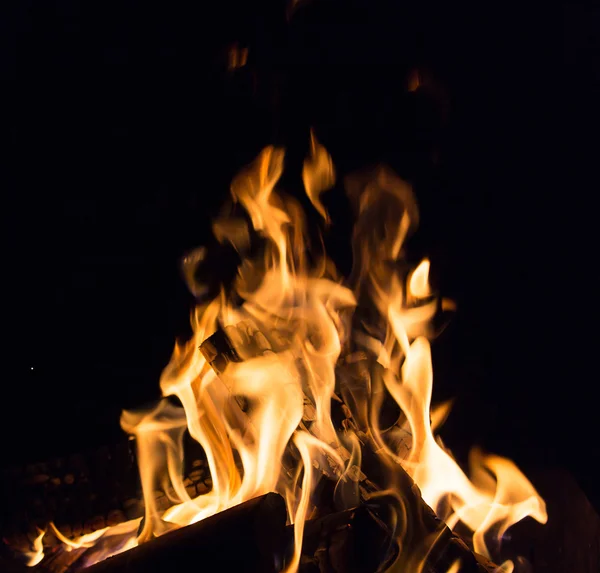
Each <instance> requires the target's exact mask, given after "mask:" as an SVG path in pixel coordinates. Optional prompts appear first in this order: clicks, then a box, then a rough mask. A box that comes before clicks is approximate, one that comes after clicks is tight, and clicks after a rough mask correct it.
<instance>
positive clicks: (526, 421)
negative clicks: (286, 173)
mask: <svg viewBox="0 0 600 573" xmlns="http://www.w3.org/2000/svg"><path fill="white" fill-rule="evenodd" d="M204 4H205V3H202V2H196V3H192V2H188V3H185V4H184V3H163V4H162V5H159V4H158V3H154V2H135V1H132V0H121V1H119V2H82V1H80V0H45V1H37V0H21V1H20V2H18V3H14V4H10V3H7V4H6V5H5V6H4V7H3V8H2V10H3V11H4V13H3V17H2V30H1V34H0V36H1V37H2V42H3V44H2V78H1V79H2V84H3V89H2V91H3V93H4V94H6V95H8V98H7V99H6V100H5V103H4V104H3V114H2V117H3V121H2V132H3V134H2V136H3V138H4V139H5V142H6V148H5V151H4V153H3V163H4V169H3V174H4V175H5V178H4V179H5V182H4V185H3V187H4V189H3V193H2V197H3V199H2V230H3V247H4V248H3V253H4V254H3V257H2V291H3V294H2V303H3V309H2V328H3V330H4V332H3V337H2V338H3V361H2V365H3V368H2V403H3V407H2V427H1V430H2V436H3V438H2V441H3V452H4V453H3V462H4V463H7V464H11V463H20V462H22V461H36V460H39V459H45V458H47V457H49V456H51V455H55V454H63V453H69V452H74V451H79V450H81V449H84V448H86V447H88V446H89V447H93V446H95V445H97V444H102V443H112V442H113V441H115V440H117V439H118V436H119V435H120V432H121V430H120V428H119V424H118V420H119V412H120V409H121V408H123V407H133V406H136V405H141V404H142V403H144V402H146V401H148V400H151V399H153V398H155V397H157V396H158V378H159V375H160V371H161V369H162V367H163V366H164V365H165V364H166V363H167V361H168V359H169V356H170V352H171V350H172V346H173V343H174V340H175V338H176V337H181V336H183V337H185V336H186V335H187V328H188V326H187V324H188V315H189V310H190V308H191V305H192V303H193V300H192V298H191V296H190V295H188V294H187V292H186V289H185V287H184V284H183V281H182V279H181V276H180V273H179V266H178V265H179V259H180V257H181V256H182V254H183V253H184V252H186V250H188V249H190V248H192V247H193V246H196V245H198V244H203V243H206V242H207V241H208V240H209V231H210V220H211V216H212V215H213V214H214V213H215V211H216V210H217V208H218V206H219V204H220V203H221V202H222V201H223V200H224V199H225V198H226V197H227V193H228V183H229V181H230V179H231V177H232V176H233V174H234V173H235V172H236V171H237V169H239V167H241V166H242V165H243V164H244V163H245V162H247V161H248V160H250V159H251V158H252V157H253V156H254V155H256V153H257V152H258V151H259V150H260V148H261V147H262V146H263V145H265V144H267V143H271V142H276V143H280V144H286V145H288V146H290V148H291V158H292V159H291V160H290V170H291V171H292V178H293V175H294V169H295V164H294V161H293V158H294V157H301V155H302V152H303V150H304V147H305V145H306V141H307V137H308V135H307V134H308V126H309V125H314V126H315V128H316V130H317V133H318V135H319V137H320V138H321V139H322V140H323V141H324V142H325V143H326V145H327V146H328V148H329V149H330V151H331V153H332V155H333V157H334V160H335V161H336V163H337V164H338V166H339V170H340V172H341V173H344V172H347V171H348V170H351V169H353V168H356V167H360V166H361V165H362V164H365V163H368V162H370V161H373V160H381V159H384V160H386V161H388V162H390V163H391V164H392V165H394V167H395V168H396V169H397V170H398V172H399V173H400V174H401V175H403V176H404V177H406V178H408V179H409V180H411V181H412V182H413V183H414V184H415V190H416V194H417V199H418V201H419V203H420V207H421V217H422V225H421V228H420V231H419V233H418V234H417V235H416V236H415V237H414V239H413V240H412V242H411V247H412V252H413V253H414V254H415V257H416V256H418V255H421V254H428V255H430V256H431V258H432V261H433V264H434V267H435V268H436V270H437V274H436V276H438V277H439V279H438V280H439V285H440V287H441V289H442V291H443V292H444V294H447V295H449V296H451V297H454V298H455V299H456V300H457V302H458V304H459V312H458V314H457V316H456V318H455V320H454V322H453V324H452V325H451V327H450V328H449V329H447V331H446V332H445V333H444V335H443V336H442V337H441V338H440V339H439V340H438V341H437V342H436V344H435V346H434V359H435V367H436V382H437V385H436V390H435V398H437V399H442V398H446V397H450V396H455V397H456V398H457V400H456V403H455V407H454V411H453V413H452V414H451V417H450V420H449V421H448V422H447V425H446V428H445V431H444V433H443V435H444V437H445V438H446V441H447V442H448V444H449V445H450V447H451V448H453V449H454V450H456V452H457V454H458V455H459V457H462V456H463V455H464V452H465V451H466V448H467V447H468V445H470V444H473V443H477V444H480V445H483V446H484V447H485V448H486V449H491V450H493V451H496V452H498V453H501V454H505V455H509V456H511V457H514V458H515V459H516V461H517V462H518V463H519V464H521V465H522V466H524V467H525V468H527V467H532V466H540V465H541V466H550V465H560V466H563V467H566V468H568V469H569V470H570V471H572V472H573V473H574V474H575V475H576V477H577V478H578V480H579V482H580V484H581V485H582V486H583V487H584V489H585V490H586V492H587V493H588V495H589V496H590V498H591V499H592V500H593V501H595V502H597V501H598V488H597V485H596V483H597V482H598V479H597V475H598V474H597V473H596V472H597V470H596V467H595V466H596V465H597V462H598V461H599V452H600V446H598V439H597V436H596V431H595V428H596V422H595V410H596V405H595V403H596V398H595V394H596V390H595V386H596V380H597V373H596V369H595V368H594V367H593V362H594V358H595V354H596V353H597V350H596V349H595V348H594V342H595V338H594V337H595V327H596V319H595V314H596V311H595V307H596V304H597V303H596V286H595V278H594V272H593V269H594V268H595V266H596V260H595V256H594V247H595V241H594V235H595V232H594V231H595V224H594V223H595V219H596V217H597V216H596V213H595V194H596V190H597V187H598V184H597V178H596V174H595V173H594V163H595V162H596V161H597V152H598V141H597V127H598V117H597V112H596V109H595V103H594V102H596V101H597V100H599V99H600V98H598V95H599V93H598V92H599V90H598V86H599V80H600V76H599V73H600V70H599V66H598V58H597V53H598V50H597V49H598V36H597V30H598V29H599V26H600V19H599V14H598V10H597V9H596V10H595V11H593V10H592V9H590V8H586V7H583V6H575V5H564V6H562V7H561V8H560V9H557V10H555V11H552V12H551V11H550V9H549V8H545V9H541V8H540V9H538V10H534V9H533V8H522V7H521V8H519V9H518V10H517V9H512V8H507V7H503V6H500V5H499V6H497V7H492V6H489V5H483V4H482V5H480V6H479V8H477V9H476V8H474V7H473V6H468V7H460V6H456V5H454V3H447V4H452V6H449V5H446V6H445V7H440V6H437V5H434V4H423V3H418V6H413V5H409V4H405V3H402V2H399V1H396V2H358V1H347V2H341V1H340V2H337V1H327V0H321V1H315V2H313V3H309V4H307V5H305V6H303V7H301V8H300V9H299V10H298V11H297V12H296V14H295V15H294V16H293V18H292V20H291V22H290V23H288V22H287V21H286V18H285V5H284V4H283V3H279V2H273V1H271V2H262V3H255V2H246V3H239V4H235V3H230V2H223V3H220V4H219V3H216V4H218V6H214V7H211V8H207V7H205V6H204ZM235 41H238V42H240V43H241V45H246V46H248V47H249V61H248V65H247V66H246V67H245V68H243V69H241V70H239V71H237V72H235V73H230V72H227V69H226V68H227V66H226V61H227V58H226V53H227V46H229V45H230V44H231V43H232V42H235ZM414 66H420V67H421V68H422V69H426V70H428V72H429V74H430V77H432V78H434V84H435V86H437V87H436V88H435V89H430V91H429V92H428V93H427V94H425V95H423V94H421V95H419V96H418V97H417V96H415V95H414V94H413V96H407V95H406V93H405V86H406V76H407V73H408V71H409V70H410V69H411V68H412V67H414ZM434 150H435V153H434ZM434 158H435V160H434ZM296 175H297V173H296ZM332 197H334V199H330V203H331V204H332V205H333V210H334V211H335V193H334V194H333V195H332ZM346 232H347V228H346V226H345V225H344V224H343V222H342V223H338V225H337V226H336V225H335V224H334V226H333V228H332V233H331V235H332V238H331V239H330V242H331V244H332V245H333V247H332V249H333V253H332V254H333V255H334V256H336V255H337V256H339V257H341V258H342V259H343V257H344V253H343V252H342V251H344V250H345V247H347V246H348V244H347V241H346V238H345V237H346V235H345V233H346ZM217 271H218V270H217ZM217 271H216V272H217ZM32 368H33V369H32Z"/></svg>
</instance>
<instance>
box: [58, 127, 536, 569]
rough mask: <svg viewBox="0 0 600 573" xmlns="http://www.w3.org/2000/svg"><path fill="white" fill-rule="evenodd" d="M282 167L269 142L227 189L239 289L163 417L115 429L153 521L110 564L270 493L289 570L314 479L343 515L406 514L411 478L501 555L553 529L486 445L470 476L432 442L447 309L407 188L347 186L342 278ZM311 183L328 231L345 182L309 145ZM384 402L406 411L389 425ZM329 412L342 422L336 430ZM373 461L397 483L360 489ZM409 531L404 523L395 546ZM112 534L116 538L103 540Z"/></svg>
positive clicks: (509, 466)
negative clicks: (214, 343) (392, 510)
mask: <svg viewBox="0 0 600 573" xmlns="http://www.w3.org/2000/svg"><path fill="white" fill-rule="evenodd" d="M284 158H285V153H284V150H283V149H279V148H275V147H267V148H265V149H264V150H263V151H262V152H261V153H260V155H259V156H258V158H257V159H256V161H255V162H254V163H253V164H252V165H250V166H249V167H248V168H246V169H245V170H243V171H242V172H241V173H240V174H239V175H238V176H237V177H236V178H235V179H234V180H233V182H232V185H231V195H232V198H233V201H234V202H235V203H238V204H239V205H241V206H242V207H243V209H244V210H245V211H246V213H247V215H248V219H247V221H249V223H248V222H246V221H242V222H240V220H236V221H227V220H226V221H220V222H218V224H216V225H215V233H217V234H218V238H219V240H230V241H231V242H232V243H233V244H234V245H239V244H241V243H243V248H242V247H240V253H241V254H243V255H244V258H243V261H242V263H241V264H240V265H239V268H238V273H237V277H236V280H235V281H234V284H233V285H224V286H223V288H222V291H221V293H220V294H219V295H218V296H217V297H216V298H214V299H213V300H211V301H210V302H207V303H203V304H201V305H199V306H198V308H196V310H195V312H194V314H193V316H192V326H193V331H194V334H193V337H192V339H191V340H190V341H189V342H187V343H186V344H183V345H177V346H176V347H175V351H174V353H173V356H172V359H171V361H170V363H169V365H168V366H167V367H166V368H165V370H164V372H163V374H162V378H161V381H160V385H161V389H162V393H163V396H164V397H165V399H164V400H163V401H162V402H160V403H159V404H158V405H156V406H155V407H154V408H153V409H151V410H146V411H142V412H124V413H123V416H122V419H121V424H122V426H123V428H124V429H125V430H126V431H127V432H129V433H131V434H133V435H134V436H135V438H136V441H137V447H138V459H139V465H140V474H141V482H142V486H143V491H144V502H145V508H146V515H145V519H144V522H143V526H142V528H141V530H140V531H139V533H138V534H137V535H134V534H133V531H134V528H133V527H132V528H130V530H131V532H132V533H131V539H130V541H129V542H128V543H126V544H124V545H123V544H122V545H121V546H120V547H119V548H118V549H115V548H112V549H110V550H107V551H106V552H105V553H104V554H103V555H102V556H101V557H105V556H107V554H111V553H115V552H117V551H122V550H123V549H126V548H128V547H130V546H132V545H135V544H136V543H142V542H144V541H147V540H149V539H151V538H152V537H154V536H157V535H161V534H163V533H164V532H166V531H168V530H170V529H172V528H176V527H181V526H185V525H188V524H191V523H195V522H197V521H199V520H202V519H204V518H206V517H209V516H211V515H214V514H215V513H217V512H220V511H223V510H224V509H227V508H229V507H231V506H233V505H236V504H239V503H241V502H243V501H245V500H248V499H251V498H253V497H256V496H258V495H261V494H263V493H266V492H270V491H276V492H279V493H281V494H282V495H283V496H284V498H285V499H286V502H287V506H288V511H289V516H290V521H291V522H292V523H293V524H294V528H295V529H294V541H295V547H294V552H293V556H292V557H291V558H290V559H289V560H288V563H287V565H286V572H287V573H293V572H294V571H296V570H297V568H298V564H299V560H300V552H301V546H302V538H303V526H304V522H305V520H307V519H309V518H310V517H311V515H313V514H314V511H315V509H316V508H315V507H313V505H312V502H311V494H312V492H313V491H314V489H315V487H316V485H317V483H318V482H319V480H322V479H331V480H334V481H335V482H337V486H336V488H335V493H334V497H335V503H336V505H337V507H338V508H339V509H343V508H349V507H352V506H355V505H357V504H358V503H359V502H360V500H361V498H362V499H365V498H368V497H369V496H378V495H390V496H392V497H394V498H396V499H398V500H400V501H401V500H402V498H403V491H402V489H401V487H400V486H399V483H400V482H401V477H402V475H405V472H406V473H408V474H409V475H410V476H411V477H412V479H413V480H414V482H415V483H416V484H417V485H418V487H419V488H420V490H421V492H422V495H423V498H424V499H425V501H426V502H427V503H428V504H429V505H430V506H431V507H432V508H433V509H434V510H438V511H439V512H440V517H442V518H444V519H445V520H446V521H447V523H448V524H449V525H450V526H454V525H456V524H457V523H458V522H459V521H460V522H462V523H463V524H464V525H465V526H466V527H468V528H469V530H471V531H472V532H473V536H472V543H473V547H474V549H475V551H477V552H478V553H481V554H483V555H486V556H488V557H489V556H490V549H489V547H488V545H487V543H486V539H488V537H489V535H490V534H491V532H492V531H493V532H495V535H497V536H499V537H501V536H502V535H503V534H504V533H505V531H506V530H507V529H508V528H509V527H510V526H511V525H512V524H514V523H516V522H517V521H519V520H520V519H523V518H524V517H525V516H528V515H529V516H531V517H533V518H534V519H536V520H538V521H540V522H545V521H546V519H547V515H546V510H545V505H544V502H543V500H542V499H541V498H540V496H539V495H538V494H537V493H536V491H535V489H534V488H533V486H532V485H531V484H530V483H529V482H528V481H527V479H526V478H525V477H524V476H523V474H522V473H521V472H520V471H519V470H518V469H517V467H516V466H515V465H514V464H513V463H512V462H511V461H509V460H507V459H504V458H501V457H499V456H494V455H485V454H483V453H481V452H480V451H478V450H475V451H473V453H472V455H471V459H470V466H471V479H469V478H468V477H467V475H466V474H465V473H464V472H463V471H462V470H461V468H460V467H459V466H458V464H457V463H456V462H455V461H454V460H453V458H452V456H451V455H450V454H449V453H448V452H447V451H446V450H445V449H444V448H443V446H442V445H441V444H440V442H439V441H438V440H436V437H435V436H434V434H433V427H435V426H436V425H439V423H440V422H441V420H442V419H443V418H444V417H445V415H446V414H447V413H448V410H449V406H448V405H443V406H441V407H440V408H439V409H436V410H434V411H433V412H432V411H431V396H432V384H433V372H432V363H431V350H430V342H429V340H430V339H431V338H432V337H433V336H434V335H435V332H434V329H433V327H432V319H433V318H434V317H435V316H436V315H438V313H440V312H445V311H447V310H448V309H452V308H453V305H452V303H451V302H450V301H446V300H440V299H439V298H438V297H437V296H436V294H435V293H434V292H433V290H432V288H431V286H430V284H429V269H430V263H429V261H428V260H424V261H422V262H421V263H420V264H419V265H418V266H417V267H416V268H414V269H410V268H409V267H408V265H407V264H406V262H405V259H404V256H403V254H404V253H403V249H404V245H405V242H406V238H407V237H408V235H409V233H410V232H411V231H412V230H413V229H414V228H415V226H416V224H417V219H418V211H417V207H416V202H415V199H414V196H413V194H412V190H411V188H410V186H409V185H408V184H407V183H406V182H404V181H402V180H401V179H400V178H398V177H397V176H396V174H395V173H394V172H393V171H392V170H391V169H389V168H388V167H385V166H382V167H378V168H376V169H373V170H369V171H365V172H362V173H359V174H356V175H355V176H353V177H352V178H350V179H348V180H346V190H347V193H348V195H349V197H350V199H351V201H352V203H353V205H354V208H355V213H356V225H355V231H354V238H353V247H354V262H355V266H354V268H353V271H352V274H351V276H350V277H349V279H348V280H346V281H344V280H343V279H342V278H341V277H339V276H338V274H337V271H336V269H335V267H334V265H333V263H332V262H331V261H330V260H328V259H327V258H326V257H323V256H317V255H316V254H313V253H311V252H310V249H309V247H310V245H309V241H308V238H307V229H306V223H305V219H304V213H303V211H302V209H301V207H300V205H299V203H298V202H297V201H296V200H295V199H294V198H292V197H290V196H288V195H285V194H283V193H282V192H281V191H280V190H279V189H278V187H277V183H278V181H279V179H280V177H281V175H282V173H283V168H284ZM302 180H303V182H304V186H305V189H306V193H307V195H308V198H309V199H310V201H311V202H312V204H313V206H314V207H315V209H316V210H317V211H318V212H319V213H320V215H321V216H322V218H323V219H324V220H325V221H327V220H328V214H327V212H326V210H325V207H324V205H323V203H322V201H321V199H320V196H321V193H323V192H324V191H325V190H327V189H328V188H330V187H332V186H333V185H334V182H335V171H334V168H333V163H332V160H331V157H330V156H329V154H328V153H327V151H326V150H325V148H324V147H323V146H322V145H321V144H320V143H319V142H318V141H317V140H316V138H315V136H314V134H312V137H311V151H310V156H309V157H308V158H307V160H306V161H305V163H304V168H303V171H302ZM252 241H254V242H255V243H256V244H258V245H262V246H263V248H262V251H261V252H260V253H259V254H258V255H257V254H256V252H257V250H258V249H254V250H252V251H250V250H248V249H246V248H245V247H246V246H247V244H248V243H249V242H252ZM236 248H237V247H236ZM250 253H251V254H250ZM199 258H201V257H200V255H194V254H192V255H190V256H189V257H188V258H187V259H186V262H185V265H186V268H185V276H186V277H187V279H188V282H190V283H191V284H190V286H191V288H192V290H193V291H194V292H196V293H204V292H206V289H203V287H202V285H201V284H197V283H196V282H195V279H194V276H195V265H196V263H197V261H198V260H199ZM217 331H221V332H224V333H225V334H226V336H227V338H228V340H229V341H230V342H231V344H232V345H233V348H234V351H235V354H236V359H235V360H229V361H228V363H227V364H225V365H223V367H220V368H214V367H213V366H214V364H212V362H211V363H209V361H208V360H207V352H204V353H203V352H200V351H199V350H198V348H199V347H200V346H201V345H203V343H205V341H206V340H207V339H208V338H209V337H210V336H211V335H213V334H214V333H215V332H217ZM203 348H206V346H204V347H203ZM209 353H210V352H209ZM211 364H212V365H211ZM388 395H389V396H388ZM169 396H176V397H177V398H178V399H179V401H180V402H181V407H179V406H174V405H172V404H171V403H170V402H169V401H168V400H167V397H169ZM386 396H388V397H387V398H386ZM390 397H391V398H390ZM390 399H392V400H393V401H394V402H395V403H396V405H397V407H399V412H400V411H401V413H402V415H397V416H396V417H395V418H394V419H392V420H389V419H388V420H387V421H386V419H385V416H384V415H383V414H384V410H385V408H386V407H388V405H389V400H390ZM332 404H334V405H341V407H342V411H343V412H344V413H345V416H346V419H345V420H344V421H343V423H342V424H341V426H340V425H339V424H336V423H334V421H333V416H332ZM186 430H187V431H188V432H189V434H190V435H191V437H192V438H193V439H195V440H196V441H197V442H198V443H199V444H200V445H201V446H202V447H203V449H204V451H205V453H206V458H207V462H208V467H209V470H210V475H211V478H212V489H211V490H210V491H209V492H208V493H205V494H202V495H198V496H197V497H193V498H192V497H190V496H189V494H188V492H187V490H186V488H185V485H184V482H183V461H184V451H183V436H184V433H185V431H186ZM369 452H370V453H373V454H374V456H375V458H376V459H377V460H378V463H379V465H380V466H381V467H382V468H384V470H385V471H384V478H383V480H382V481H380V483H371V482H369V483H370V485H369V487H366V486H365V483H366V482H365V478H366V477H369V476H365V474H364V472H365V471H366V470H367V468H366V466H364V467H363V456H364V455H365V454H366V453H369ZM371 457H373V456H371ZM399 478H400V480H399ZM157 489H161V490H162V491H164V492H165V493H166V494H167V496H168V497H169V498H170V499H171V500H172V502H173V505H172V506H171V507H170V508H169V509H168V510H166V511H160V510H159V508H158V506H157V504H156V499H155V496H154V492H155V490H157ZM406 527H407V525H406V524H399V523H398V524H397V527H396V531H395V533H396V535H397V537H398V539H399V542H400V546H401V547H402V543H401V542H402V538H403V536H405V535H406V533H407V531H406ZM121 530H123V526H121ZM108 534H110V528H108V531H107V532H106V533H104V532H103V533H102V535H108ZM63 541H64V542H65V544H66V545H67V546H68V547H71V546H73V543H75V542H73V541H69V540H66V539H64V540H63ZM94 541H95V538H94V539H92V538H90V539H85V540H80V541H79V542H78V543H79V545H77V546H81V544H82V543H93V542H94ZM108 546H109V547H110V544H108ZM424 550H425V551H426V550H427V548H424ZM99 558H100V556H99ZM419 559H420V558H419ZM405 562H408V561H406V559H405ZM421 565H422V560H418V563H417V564H416V569H419V570H420V567H421ZM459 567H460V564H459V563H458V562H456V563H454V564H453V565H452V566H451V567H450V571H452V572H455V571H458V570H459ZM509 569H510V564H508V563H507V564H506V565H505V570H509Z"/></svg>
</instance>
